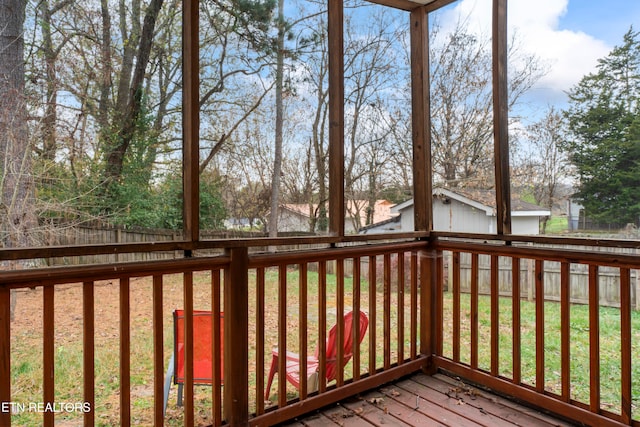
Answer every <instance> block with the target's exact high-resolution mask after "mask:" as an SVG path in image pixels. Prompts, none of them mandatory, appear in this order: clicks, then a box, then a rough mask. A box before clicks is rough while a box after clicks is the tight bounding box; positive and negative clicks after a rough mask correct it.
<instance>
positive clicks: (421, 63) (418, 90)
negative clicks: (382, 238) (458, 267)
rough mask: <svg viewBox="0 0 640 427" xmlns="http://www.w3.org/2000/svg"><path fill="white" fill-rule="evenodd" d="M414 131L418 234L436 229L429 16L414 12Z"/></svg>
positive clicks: (422, 9) (423, 9)
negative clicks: (432, 171) (432, 159)
mask: <svg viewBox="0 0 640 427" xmlns="http://www.w3.org/2000/svg"><path fill="white" fill-rule="evenodd" d="M411 129H412V135H411V136H412V139H413V202H414V222H415V231H431V230H432V229H433V212H432V210H433V207H432V204H431V198H432V191H431V187H432V173H431V111H430V91H429V14H428V9H427V8H426V7H424V6H423V7H418V8H416V9H414V10H412V11H411Z"/></svg>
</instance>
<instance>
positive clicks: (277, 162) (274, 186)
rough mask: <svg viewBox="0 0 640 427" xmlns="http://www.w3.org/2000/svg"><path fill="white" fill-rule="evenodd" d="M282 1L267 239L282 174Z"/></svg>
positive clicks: (273, 228)
mask: <svg viewBox="0 0 640 427" xmlns="http://www.w3.org/2000/svg"><path fill="white" fill-rule="evenodd" d="M284 33H285V26H284V0H278V57H277V63H276V132H275V154H274V158H273V178H272V180H271V214H270V215H269V237H278V207H279V205H280V174H281V173H282V127H283V122H284V118H283V109H284V107H283V105H282V103H283V101H282V91H283V85H284V84H283V83H284V82H283V80H284Z"/></svg>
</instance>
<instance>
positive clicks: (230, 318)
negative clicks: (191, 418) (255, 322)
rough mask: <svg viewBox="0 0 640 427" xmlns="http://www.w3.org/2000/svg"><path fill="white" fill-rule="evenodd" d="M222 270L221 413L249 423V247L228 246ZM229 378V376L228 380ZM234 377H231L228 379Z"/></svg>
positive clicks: (236, 421)
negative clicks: (223, 269)
mask: <svg viewBox="0 0 640 427" xmlns="http://www.w3.org/2000/svg"><path fill="white" fill-rule="evenodd" d="M229 254H230V258H231V262H230V265H229V267H228V268H227V270H225V274H224V292H223V294H224V333H223V336H224V363H223V365H224V376H223V378H225V384H224V401H223V409H224V417H225V418H226V421H227V423H228V424H229V425H232V426H248V425H249V386H248V384H249V350H248V347H247V343H248V342H249V308H248V306H249V304H248V299H249V275H248V267H249V251H248V249H247V248H246V247H245V248H232V249H229ZM227 379H229V380H227ZM231 379H233V380H231Z"/></svg>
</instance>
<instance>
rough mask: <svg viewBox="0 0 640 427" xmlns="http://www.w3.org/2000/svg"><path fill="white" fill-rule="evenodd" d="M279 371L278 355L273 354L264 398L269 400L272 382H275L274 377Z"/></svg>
mask: <svg viewBox="0 0 640 427" xmlns="http://www.w3.org/2000/svg"><path fill="white" fill-rule="evenodd" d="M276 372H278V356H277V355H275V354H274V355H273V356H272V358H271V369H269V379H268V380H267V388H266V389H265V390H264V400H269V392H270V391H271V383H273V377H274V376H275V375H276Z"/></svg>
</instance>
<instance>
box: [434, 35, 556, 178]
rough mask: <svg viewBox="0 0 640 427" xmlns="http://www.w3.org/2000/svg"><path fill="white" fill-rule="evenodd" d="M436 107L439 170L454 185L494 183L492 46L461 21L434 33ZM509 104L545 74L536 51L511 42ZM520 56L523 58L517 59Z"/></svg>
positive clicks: (435, 146) (440, 175) (513, 41)
mask: <svg viewBox="0 0 640 427" xmlns="http://www.w3.org/2000/svg"><path fill="white" fill-rule="evenodd" d="M432 40H433V42H432V46H433V47H432V51H431V53H430V57H431V58H432V63H433V65H432V70H431V81H432V83H431V106H432V107H431V108H432V118H433V119H432V126H431V132H432V141H433V150H432V155H433V162H434V171H435V173H436V174H437V175H438V176H439V178H440V181H441V182H442V183H444V184H445V185H448V186H451V187H467V186H471V187H484V188H488V187H491V186H492V185H493V184H492V183H493V176H492V174H491V172H488V171H492V170H493V166H492V164H491V163H490V162H492V159H493V156H492V155H491V153H492V149H493V148H492V141H493V140H492V138H493V124H492V120H493V109H492V105H493V104H492V89H491V84H492V83H491V82H492V81H491V48H490V47H491V46H490V42H489V39H488V38H483V36H478V35H473V34H470V33H468V32H466V30H465V29H464V27H463V26H462V25H461V23H458V25H457V27H456V28H455V29H454V30H453V31H452V32H451V33H448V34H445V33H443V32H442V31H441V29H440V28H437V27H436V28H435V30H434V33H433V35H432ZM509 59H510V64H509V66H510V68H509V108H511V107H513V106H514V105H515V104H516V103H517V102H518V100H519V99H520V98H521V96H522V94H523V93H525V92H526V91H527V90H528V89H529V88H531V87H532V86H533V84H534V83H535V82H536V81H537V80H538V79H539V78H540V77H541V76H542V75H543V73H544V69H543V67H542V65H541V64H540V62H539V61H538V60H537V59H536V57H534V56H530V55H526V54H523V53H522V52H521V50H520V47H519V45H518V43H517V39H515V38H514V39H512V40H511V42H510V44H509ZM516 59H517V61H516Z"/></svg>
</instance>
